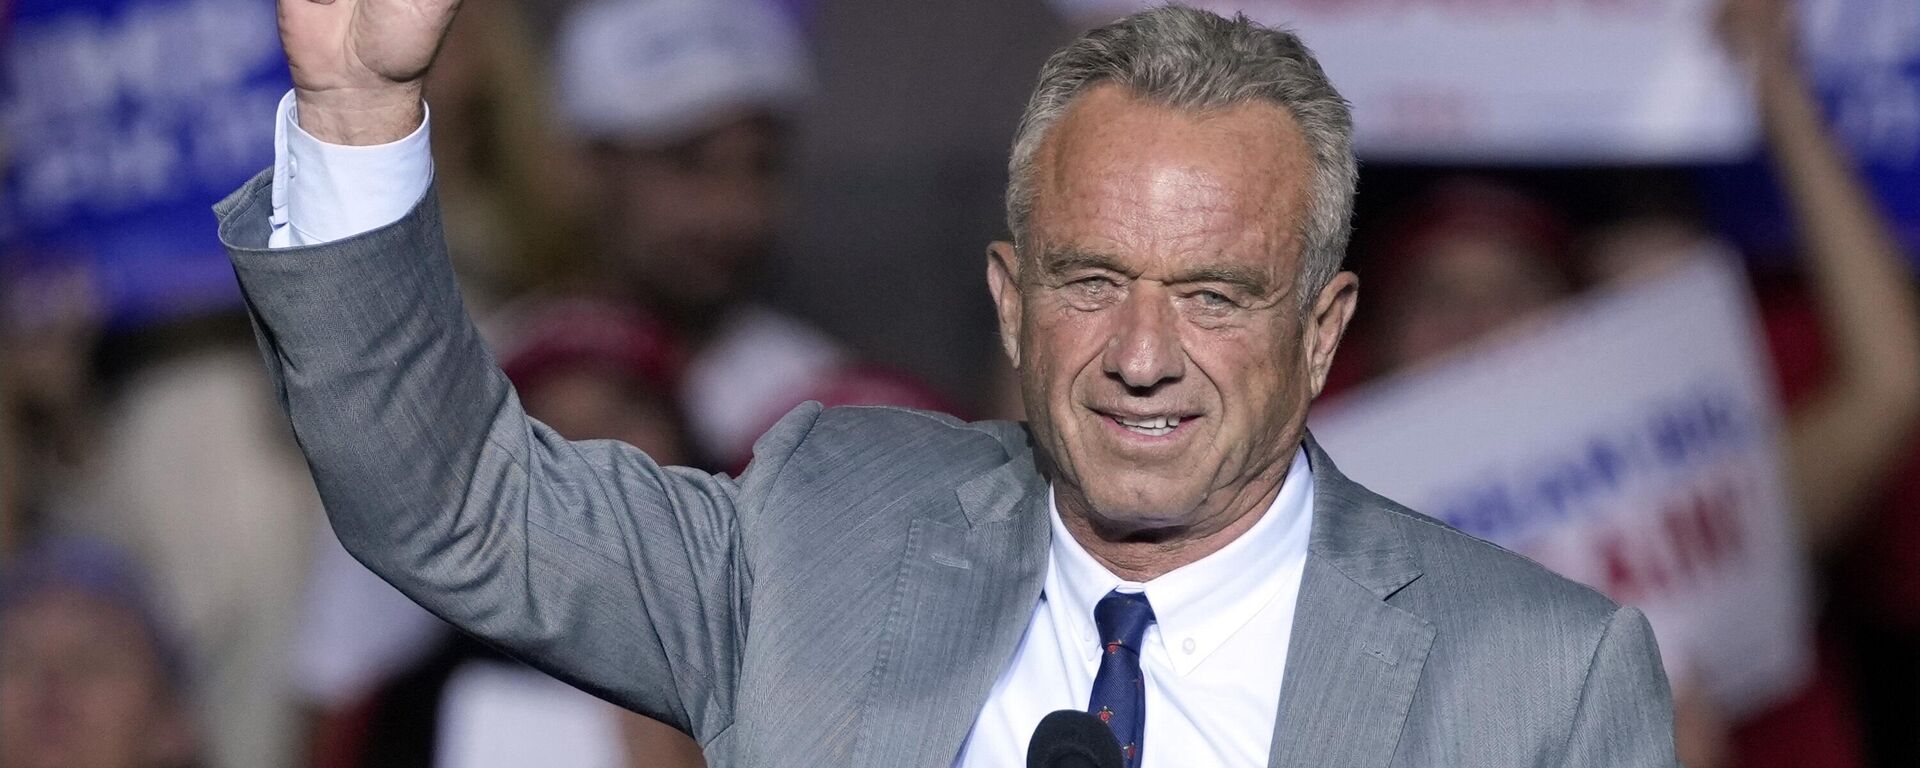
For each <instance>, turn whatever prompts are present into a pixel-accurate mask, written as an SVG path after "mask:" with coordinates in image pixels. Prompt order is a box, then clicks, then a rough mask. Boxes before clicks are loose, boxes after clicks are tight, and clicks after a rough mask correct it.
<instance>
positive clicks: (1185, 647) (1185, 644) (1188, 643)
mask: <svg viewBox="0 0 1920 768" xmlns="http://www.w3.org/2000/svg"><path fill="white" fill-rule="evenodd" d="M1194 645H1195V643H1194V642H1193V638H1191V637H1189V638H1187V639H1186V640H1184V641H1181V643H1180V650H1182V651H1186V652H1187V653H1193V646H1194Z"/></svg>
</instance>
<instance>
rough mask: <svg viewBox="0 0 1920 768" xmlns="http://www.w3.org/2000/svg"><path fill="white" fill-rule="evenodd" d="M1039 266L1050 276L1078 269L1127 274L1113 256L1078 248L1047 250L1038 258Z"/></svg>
mask: <svg viewBox="0 0 1920 768" xmlns="http://www.w3.org/2000/svg"><path fill="white" fill-rule="evenodd" d="M1040 266H1041V268H1043V269H1045V270H1046V271H1047V272H1049V273H1052V274H1060V273H1062V272H1072V271H1074V270H1079V269H1104V270H1106V271H1109V272H1119V273H1121V274H1129V273H1128V272H1127V270H1126V269H1125V268H1124V267H1122V266H1121V264H1120V260H1119V259H1117V258H1114V257H1113V256H1110V255H1107V254H1104V253H1099V252H1097V251H1088V250H1084V249H1080V248H1072V247H1067V248H1060V249H1057V250H1049V251H1047V252H1046V253H1044V254H1041V256H1040Z"/></svg>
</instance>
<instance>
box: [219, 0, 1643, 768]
mask: <svg viewBox="0 0 1920 768" xmlns="http://www.w3.org/2000/svg"><path fill="white" fill-rule="evenodd" d="M453 5H454V3H453V2H452V0H335V2H332V3H330V4H321V3H319V2H315V1H314V0H281V14H282V30H283V35H284V38H285V42H286V47H287V51H288V55H289V58H290V60H291V61H292V64H293V73H294V79H295V83H296V89H295V93H294V94H293V96H292V97H291V98H290V99H289V105H288V106H290V107H292V109H291V110H290V109H287V108H284V107H283V111H282V119H283V120H284V121H285V123H284V124H283V125H282V137H283V138H282V141H283V145H282V147H281V151H280V155H281V158H280V161H279V162H278V163H277V165H276V170H275V171H274V172H273V173H272V174H263V175H262V176H261V177H260V178H257V179H255V180H254V181H253V182H252V183H250V184H249V185H248V186H246V187H245V188H243V189H241V190H240V191H239V192H237V193H235V195H234V196H233V197H231V198H229V199H228V200H227V201H226V202H224V203H222V205H221V206H220V208H219V212H220V217H221V225H220V226H221V235H222V237H223V238H224V240H225V242H226V243H228V245H229V247H230V249H231V252H232V257H233V261H234V264H235V268H236V271H237V272H238V274H239V278H240V282H241V284H242V286H243V288H244V289H245V291H246V295H247V298H248V302H249V306H250V307H251V309H252V311H253V316H254V319H255V322H256V324H257V328H258V331H259V339H260V343H261V348H262V351H263V353H264V354H265V357H266V361H267V365H268V369H269V371H270V372H271V374H272V378H273V381H274V383H275V384H276V387H277V390H278V394H279V396H280V399H281V401H282V403H283V404H284V405H285V406H286V408H287V410H288V413H289V414H290V416H291V418H292V421H293V425H294V429H295V431H296V433H297V435H298V437H299V441H300V444H301V446H302V448H303V449H304V450H305V451H306V454H307V457H308V460H309V462H310V464H311V465H312V468H313V472H314V477H315V480H316V482H317V483H318V486H319V488H320V491H321V494H322V495H323V496H324V498H325V500H326V506H327V511H328V514H329V515H330V516H331V517H332V520H333V525H334V528H335V530H336V531H337V532H338V533H339V536H340V540H341V541H342V542H343V543H344V544H345V545H346V546H347V548H348V549H349V550H350V551H352V552H353V553H354V554H355V555H356V556H358V557H359V558H360V559H361V560H362V561H364V562H365V563H366V564H367V565H368V566H369V567H371V568H373V569H374V570H375V571H376V572H378V573H380V574H381V575H382V576H384V577H386V578H387V579H388V580H390V581H392V582H393V583H394V584H395V585H396V586H398V587H399V588H400V589H401V590H402V591H404V592H405V593H407V594H408V595H409V596H411V597H412V598H413V599H415V600H417V601H419V602H420V603H422V604H423V605H425V606H427V607H428V608H430V609H432V610H433V611H434V612H435V613H437V614H439V615H441V616H442V617H444V618H446V619H447V620H448V621H451V622H453V623H455V624H457V625H459V626H460V627H462V628H464V629H466V630H467V631H470V632H472V633H474V634H476V635H479V636H481V637H483V638H486V639H487V640H489V641H491V642H493V643H495V644H497V645H499V646H501V647H503V648H505V649H507V650H509V651H511V652H513V653H514V654H515V655H517V656H519V657H520V658H522V659H525V660H526V661H527V662H529V663H531V664H533V665H534V666H536V667H539V668H540V669H543V670H546V671H548V672H550V673H552V674H554V675H556V676H559V677H560V678H562V679H565V680H567V681H569V682H572V683H574V684H575V685H578V686H580V687H582V688H584V689H586V690H589V691H592V692H594V693H596V694H598V695H600V696H603V697H605V698H607V699H609V700H611V701H614V702H617V703H619V704H621V705H624V706H626V707H629V708H632V709H634V710H636V711H639V712H642V713H644V714H647V715H649V716H651V717H655V718H658V719H660V720H663V721H666V722H668V723H671V724H673V725H675V726H677V727H679V728H682V729H684V730H686V731H687V732H688V733H690V734H692V735H693V736H694V737H695V738H697V739H698V740H699V742H700V743H701V745H702V746H703V748H704V749H705V751H706V754H707V757H708V760H709V762H710V763H712V764H714V765H743V766H821V765H859V766H948V765H966V766H988V765H1007V764H1017V763H1018V762H1019V761H1020V760H1021V754H1022V752H1023V750H1024V747H1025V740H1026V736H1027V734H1028V733H1030V732H1031V730H1032V728H1033V727H1034V724H1035V723H1036V722H1037V721H1038V720H1039V719H1040V717H1041V716H1042V715H1044V714H1045V713H1046V712H1048V711H1049V710H1054V709H1063V708H1071V709H1085V710H1088V711H1091V712H1094V713H1096V714H1098V715H1099V716H1100V718H1101V719H1102V720H1103V721H1106V722H1107V724H1108V726H1109V727H1110V728H1111V729H1112V730H1113V732H1114V734H1115V736H1116V738H1117V739H1118V740H1119V742H1120V743H1121V744H1123V745H1124V749H1125V756H1126V760H1127V762H1128V764H1129V765H1145V766H1151V767H1153V768H1165V767H1167V766H1177V765H1214V764H1236V765H1258V764H1262V763H1264V764H1267V765H1272V766H1284V767H1286V768H1307V767H1308V766H1432V765H1455V766H1522V765H1526V766H1533V765H1540V766H1547V765H1571V766H1668V765H1673V764H1674V757H1673V744H1672V725H1671V705H1670V702H1669V694H1668V690H1667V684H1666V680H1665V678H1664V676H1663V675H1662V672H1661V670H1660V663H1659V657H1658V652H1657V651H1656V649H1655V647H1654V642H1653V638H1652V636H1651V634H1650V632H1649V630H1648V627H1647V624H1646V621H1645V619H1644V618H1643V617H1642V616H1641V615H1640V614H1639V613H1638V612H1636V611H1634V610H1632V609H1630V608H1619V607H1616V606H1615V605H1613V604H1612V603H1611V602H1609V601H1608V600H1607V599H1606V598H1604V597H1602V596H1600V595H1598V594H1596V593H1594V592H1592V591H1590V590H1587V589H1585V588H1582V587H1579V586H1577V585H1574V584H1571V583H1569V582H1566V581H1564V580H1562V579H1560V578H1558V577H1556V576H1554V575H1552V574H1550V573H1548V572H1547V571H1545V570H1543V569H1541V568H1540V567H1538V566H1536V565H1534V564H1533V563H1530V562H1528V561H1526V560H1525V559H1522V558H1520V557H1518V556H1515V555H1513V554H1511V553H1508V552H1506V551H1503V550H1501V549H1499V548H1497V547H1494V546H1492V545H1489V544H1486V543H1484V542H1481V541H1478V540H1475V539H1473V538H1470V537H1468V536H1465V535H1463V534H1460V533H1458V532H1456V531H1453V530H1450V529H1448V528H1447V527H1445V526H1444V525H1441V524H1439V523H1437V522H1435V521H1433V520H1431V519H1428V518H1425V517H1422V516H1420V515H1418V514H1415V513H1413V512H1410V511H1408V510H1406V509H1404V508H1402V507H1400V506H1398V505H1396V504H1394V503H1393V502H1391V501H1388V500H1386V499H1384V498H1381V497H1379V496H1376V495H1374V494H1372V493H1370V492H1368V491H1367V490H1366V489H1364V488H1362V487H1360V486H1358V485H1356V484H1354V483H1353V482H1351V481H1349V480H1347V479H1345V478H1344V477H1342V476H1341V475H1340V473H1339V471H1338V470H1337V469H1335V468H1334V464H1333V461H1332V460H1331V459H1330V458H1329V457H1328V456H1327V455H1326V454H1324V453H1323V452H1321V451H1320V450H1319V448H1318V447H1317V446H1315V445H1314V443H1313V441H1312V439H1311V437H1310V436H1308V435H1307V434H1306V432H1305V427H1304V424H1305V420H1306V414H1307V407H1308V403H1309V402H1310V401H1311V400H1312V398H1313V397H1314V395H1316V394H1317V393H1318V392H1319V389H1320V387H1321V385H1322V383H1323V381H1324V379H1325V376H1326V371H1327V368H1328V365H1329V364H1330V363H1331V361H1332V359H1333V354H1334V350H1335V348H1336V347H1337V346H1338V343H1339V341H1340V337H1341V334H1342V332H1343V331H1344V330H1345V328H1346V325H1347V321H1348V319H1349V318H1350V317H1351V315H1352V312H1353V307H1354V301H1355V295H1356V290H1357V287H1356V286H1357V282H1356V279H1355V278H1354V276H1353V275H1352V274H1350V273H1347V272H1342V271H1340V261H1341V256H1342V253H1343V251H1344V249H1345V241H1346V235H1347V220H1348V213H1349V210H1350V207H1351V201H1352V194H1353V185H1354V174H1355V171H1354V161H1353V157H1352V151H1351V147H1350V140H1349V137H1350V129H1351V126H1350V120H1349V117H1348V110H1347V106H1346V104H1345V102H1344V101H1343V100H1341V98H1340V97H1339V95H1338V94H1337V93H1336V92H1335V91H1334V90H1333V88H1332V87H1331V85H1329V84H1328V83H1327V81H1326V78H1325V76H1324V75H1323V74H1322V73H1321V71H1320V68H1319V66H1318V65H1317V64H1316V63H1315V61H1314V60H1313V58H1312V56H1311V54H1310V53H1309V52H1308V51H1307V50H1306V49H1305V48H1304V47H1303V46H1302V45H1301V44H1300V42H1299V41H1298V40H1297V39H1296V38H1295V37H1294V36H1293V35H1291V34H1288V33H1285V32H1281V31H1276V30H1271V29H1266V28H1262V27H1259V26H1257V25H1253V24H1251V23H1248V22H1246V21H1245V20H1227V19H1222V18H1220V17H1218V16H1214V15H1212V14H1209V13H1205V12H1201V11H1194V10H1190V9H1183V8H1163V9H1156V10H1152V11H1147V12H1144V13H1141V14H1138V15H1135V16H1132V17H1129V18H1127V19H1124V20H1121V21H1119V22H1116V23H1114V24H1111V25H1108V26H1106V27H1102V28H1100V29H1096V30H1094V31H1092V32H1089V33H1087V34H1086V35H1085V36H1083V37H1082V38H1080V39H1079V40H1077V41H1075V42H1074V43H1072V44H1071V45H1069V46H1068V47H1066V48H1065V49H1063V50H1061V51H1060V52H1059V53H1058V54H1056V55H1055V56H1054V57H1053V58H1052V59H1051V60H1049V62H1048V63H1047V65H1046V68H1045V69H1044V70H1043V72H1042V73H1041V78H1040V84H1039V86H1038V88H1037V89H1036V91H1035V93H1034V96H1033V99H1032V100H1031V102H1030V103H1029V104H1028V107H1027V112H1026V115H1025V118H1024V119H1023V121H1022V124H1021V128H1020V131H1019V134H1018V136H1017V137H1016V141H1015V144H1014V147H1013V154H1012V161H1011V164H1010V173H1011V183H1010V185H1009V191H1008V214H1009V216H1008V218H1009V224H1010V228H1011V230H1012V232H1013V240H1012V241H1011V242H1002V243H995V244H993V245H992V247H991V249H990V253H989V258H988V277H989V282H990V284H991V287H992V290H993V297H994V301H995V304H996V306H997V307H998V310H999V317H1000V330H1001V335H1002V338H1003V341H1004V344H1005V347H1006V351H1007V354H1008V355H1009V357H1010V358H1011V359H1012V361H1013V363H1014V365H1015V367H1016V368H1017V369H1018V370H1019V373H1020V378H1021V381H1022V385H1023V388H1024V393H1025V396H1026V399H1027V402H1028V415H1029V421H1028V423H1026V424H1012V423H978V424H968V423H962V422H959V421H955V420H953V419H950V418H946V417H943V416H937V415H932V414H926V413H919V412H912V411H905V410H898V409H888V408H850V409H832V410H822V409H820V408H818V407H802V408H800V409H798V410H796V411H794V412H793V413H791V414H790V415H788V416H787V417H786V418H785V419H784V420H782V421H781V422H780V423H779V424H778V425H776V426H775V427H774V428H773V429H772V430H771V431H770V432H768V433H767V434H766V436H765V437H763V438H762V439H761V440H760V442H759V444H758V448H757V458H756V460H755V463H754V464H753V465H752V466H751V467H750V468H749V469H748V470H747V471H746V472H745V473H744V474H743V475H742V476H741V477H739V478H730V477H727V476H724V475H722V476H712V475H707V474H704V473H700V472H695V471H691V470H687V469H683V468H672V467H662V466H659V465H657V464H655V463H654V462H653V461H651V460H650V459H649V458H648V457H647V456H645V455H643V454H641V453H640V452H638V451H637V450H635V449H633V448H632V447H630V446H626V445H622V444H618V443H612V442H579V443H574V442H567V441H565V440H562V439H560V438H559V437H557V436H556V435H555V434H554V433H553V432H552V431H551V430H549V429H547V428H546V427H544V426H542V425H540V424H538V423H536V422H533V421H531V420H529V419H528V418H527V417H526V415H525V413H524V411H523V410H522V409H521V407H520V404H519V403H518V402H517V400H516V399H515V396H514V393H513V390H512V389H511V387H509V386H508V384H507V382H506V380H505V378H504V377H503V376H502V375H501V373H500V371H499V370H498V369H497V368H496V367H495V366H494V363H493V362H492V360H491V359H490V358H489V357H488V355H487V353H486V351H485V350H484V349H483V348H482V346H481V343H480V339H479V337H478V335H477V334H476V333H475V332H474V329H473V326H472V324H471V323H470V322H469V320H468V319H467V317H466V315H465V312H464V310H463V308H462V307H461V304H460V300H459V297H458V296H457V294H456V291H455V288H454V280H453V276H452V275H451V274H450V267H449V266H448V263H447V260H446V258H445V256H444V246H443V244H442V237H441V232H440V220H439V215H438V211H437V209H436V207H435V205H434V202H433V195H432V193H431V190H430V189H429V188H428V184H427V181H426V178H427V177H428V176H429V175H430V171H422V170H421V168H422V167H423V166H422V165H421V164H422V163H425V162H426V161H425V160H423V159H421V158H422V157H423V154H424V149H422V148H421V147H422V146H423V145H424V131H425V126H424V121H425V116H424V110H423V108H422V106H421V103H422V102H421V92H420V87H419V85H418V82H419V77H420V75H421V74H422V73H424V71H425V70H426V68H427V66H428V64H429V63H430V62H431V59H432V52H433V49H434V47H435V45H436V43H437V41H438V39H439V37H440V35H441V33H442V32H443V31H444V29H445V27H446V25H447V23H448V22H449V21H450V20H451V18H452V14H453V8H452V6H453ZM343 144H358V145H367V146H360V147H353V148H344V147H340V146H338V145H343ZM302 152H306V153H308V155H307V156H302V155H301V153H302ZM289 155H291V157H289ZM378 198H385V199H387V200H389V201H391V200H393V199H403V200H405V201H406V202H405V204H402V205H399V206H397V207H396V208H395V209H393V210H388V211H377V210H375V211H369V210H367V200H369V199H378ZM388 204H389V205H391V202H389V203H388ZM409 205H410V206H411V207H410V208H409V207H408V206H409ZM355 206H359V208H357V209H356V208H355ZM374 207H376V208H377V207H378V206H374ZM273 246H292V247H287V248H277V247H273Z"/></svg>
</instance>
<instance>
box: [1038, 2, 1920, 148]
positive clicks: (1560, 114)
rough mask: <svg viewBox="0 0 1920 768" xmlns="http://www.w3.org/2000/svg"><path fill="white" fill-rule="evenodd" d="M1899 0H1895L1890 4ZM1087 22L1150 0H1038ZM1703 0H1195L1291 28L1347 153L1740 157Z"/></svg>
mask: <svg viewBox="0 0 1920 768" xmlns="http://www.w3.org/2000/svg"><path fill="white" fill-rule="evenodd" d="M1906 1H1909V2H1910V1H1911V0H1906ZM1053 2H1054V5H1055V6H1056V7H1058V8H1060V9H1061V10H1062V12H1063V13H1065V14H1066V15H1067V16H1068V17H1069V18H1071V19H1073V20H1075V21H1079V22H1082V23H1097V22H1100V21H1106V20H1110V19H1113V18H1117V17H1118V16H1120V15H1123V14H1125V13H1129V12H1132V11H1134V10H1138V9H1140V8H1142V7H1146V6H1150V5H1158V4H1159V3H1157V2H1142V1H1141V0H1053ZM1718 3H1719V0H1201V1H1198V2H1193V3H1191V4H1192V5H1195V6H1198V7H1202V8H1207V9H1209V10H1214V11H1217V12H1220V13H1223V14H1231V13H1234V12H1242V13H1245V14H1247V16H1249V17H1251V18H1253V19H1254V20H1256V21H1260V22H1262V23H1267V24H1274V25H1282V26H1286V27H1288V28H1291V29H1293V30H1295V31H1296V32H1299V33H1300V36H1301V38H1302V39H1303V40H1305V41H1306V43H1307V45H1308V46H1309V47H1310V48H1312V49H1313V51H1314V53H1315V54H1316V55H1317V56H1318V57H1319V59H1320V63H1321V65H1322V66H1323V67H1325V69H1326V71H1327V76H1328V77H1330V78H1331V79H1332V80H1333V84H1334V86H1335V87H1336V88H1338V89H1339V90H1340V92H1341V93H1342V94H1343V95H1345V96H1346V97H1347V98H1348V99H1349V100H1350V101H1352V102H1353V110H1354V145H1355V148H1356V150H1357V151H1358V152H1359V153H1360V155H1361V156H1362V157H1363V158H1368V159H1379V160H1414V161H1421V162H1546V163H1580V162H1600V161H1605V162H1676V161H1708V160H1730V159H1733V158H1736V157H1741V156H1744V155H1745V154H1746V153H1747V151H1748V150H1750V149H1751V148H1752V147H1753V143H1754V139H1755V136H1756V132H1755V124H1754V110H1753V107H1752V99H1751V94H1750V92H1749V90H1748V88H1747V87H1746V86H1745V85H1744V82H1743V80H1742V79H1741V76H1740V73H1739V71H1738V69H1737V68H1736V67H1735V66H1734V65H1733V64H1732V63H1731V62H1730V61H1728V59H1727V57H1726V56H1725V55H1724V54H1723V53H1722V52H1721V50H1720V47H1719V45H1718V43H1717V42H1716V40H1715V38H1714V35H1713V28H1712V19H1713V12H1714V10H1715V9H1716V8H1717V6H1718Z"/></svg>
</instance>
